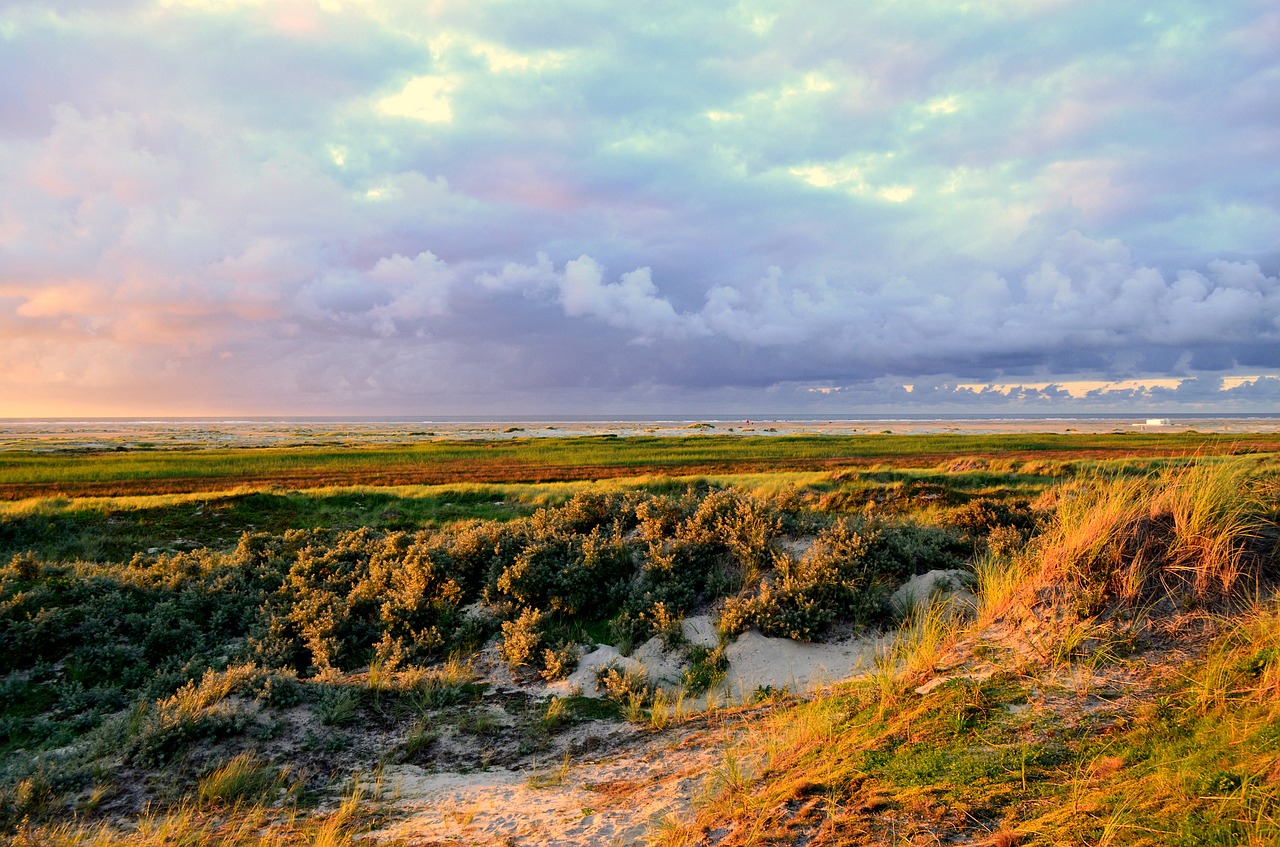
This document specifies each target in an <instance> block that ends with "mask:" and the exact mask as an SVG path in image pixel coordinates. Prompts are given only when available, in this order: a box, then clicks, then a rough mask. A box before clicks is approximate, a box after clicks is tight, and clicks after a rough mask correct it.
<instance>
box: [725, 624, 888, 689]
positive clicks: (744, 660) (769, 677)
mask: <svg viewBox="0 0 1280 847" xmlns="http://www.w3.org/2000/svg"><path fill="white" fill-rule="evenodd" d="M884 642H885V639H884V637H883V636H880V635H869V636H864V637H862V638H856V639H853V640H850V641H844V642H839V643H834V644H806V643H802V642H799V641H792V640H791V639H790V638H769V637H767V636H764V635H761V634H760V633H759V632H756V631H755V630H753V629H752V630H747V631H746V632H744V633H743V634H742V635H740V636H738V639H737V640H736V641H734V642H733V643H732V644H730V645H729V647H728V648H727V649H726V650H725V655H726V656H727V657H728V659H729V673H728V674H727V676H726V677H725V682H724V688H725V691H726V692H727V693H728V695H729V696H730V697H739V698H744V699H745V698H746V697H749V696H750V695H751V694H752V692H754V691H755V690H756V689H757V688H761V687H765V686H770V687H772V688H775V689H782V688H787V689H790V691H791V692H792V693H794V694H809V693H811V692H813V691H815V690H817V689H819V688H822V687H824V686H827V685H830V684H831V683H833V682H839V681H840V680H843V679H846V678H848V677H850V676H853V675H854V674H857V673H860V672H865V671H867V670H869V669H870V668H871V667H872V665H873V663H874V662H875V658H876V655H877V654H878V653H879V652H880V651H881V649H882V647H883V645H884Z"/></svg>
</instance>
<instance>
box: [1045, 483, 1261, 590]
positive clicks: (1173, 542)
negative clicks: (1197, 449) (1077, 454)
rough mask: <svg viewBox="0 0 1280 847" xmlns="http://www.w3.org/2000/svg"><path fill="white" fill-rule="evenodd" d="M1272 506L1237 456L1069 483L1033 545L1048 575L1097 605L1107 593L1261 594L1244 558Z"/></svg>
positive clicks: (1050, 580) (1051, 580)
mask: <svg viewBox="0 0 1280 847" xmlns="http://www.w3.org/2000/svg"><path fill="white" fill-rule="evenodd" d="M1264 525H1265V516H1264V514H1263V510H1262V509H1261V508H1260V504H1259V503H1258V501H1257V497H1256V495H1255V494H1254V493H1253V490H1252V488H1251V486H1250V484H1249V478H1248V475H1247V473H1246V472H1245V469H1244V467H1243V466H1242V465H1240V464H1238V463H1212V464H1211V463H1207V462H1201V463H1198V464H1194V465H1190V466H1187V467H1183V468H1177V469H1173V470H1169V471H1166V472H1165V473H1164V474H1162V475H1161V476H1159V477H1157V478H1154V479H1149V478H1134V479H1120V480H1097V481H1094V482H1093V483H1092V484H1088V485H1085V486H1082V487H1079V488H1076V489H1068V490H1067V491H1066V492H1065V493H1064V494H1063V495H1062V496H1061V497H1060V500H1059V504H1058V509H1057V515H1056V518H1055V521H1054V523H1053V524H1052V526H1051V527H1050V528H1049V529H1048V531H1046V533H1045V534H1044V535H1042V536H1041V539H1040V542H1039V545H1038V549H1037V550H1036V551H1035V555H1036V558H1037V560H1038V562H1039V565H1040V573H1039V578H1040V581H1041V584H1044V585H1052V584H1068V585H1071V586H1072V587H1073V588H1074V589H1075V590H1076V591H1078V592H1079V593H1080V594H1081V596H1082V599H1083V610H1084V611H1085V612H1087V613H1089V614H1092V613H1096V612H1097V611H1098V610H1099V609H1100V608H1101V607H1102V606H1104V605H1105V604H1106V603H1107V602H1108V601H1110V600H1119V601H1121V602H1124V603H1126V604H1130V605H1133V604H1137V603H1140V602H1149V601H1152V600H1154V601H1166V602H1171V603H1172V604H1174V605H1175V606H1177V607H1184V608H1185V607H1187V606H1188V605H1189V604H1199V603H1204V602H1213V601H1220V600H1224V599H1232V598H1235V599H1239V597H1240V595H1241V592H1242V591H1243V592H1244V596H1246V597H1248V596H1256V592H1257V590H1258V582H1257V576H1258V575H1257V572H1256V571H1253V572H1250V570H1249V565H1250V563H1249V562H1248V561H1246V559H1247V553H1248V549H1249V545H1250V544H1251V542H1252V541H1253V540H1254V539H1256V538H1257V537H1258V536H1259V535H1260V533H1261V531H1262V528H1263V526H1264Z"/></svg>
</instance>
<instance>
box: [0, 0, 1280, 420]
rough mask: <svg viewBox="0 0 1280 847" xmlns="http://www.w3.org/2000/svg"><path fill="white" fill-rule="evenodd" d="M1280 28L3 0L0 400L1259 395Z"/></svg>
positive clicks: (477, 405)
mask: <svg viewBox="0 0 1280 847" xmlns="http://www.w3.org/2000/svg"><path fill="white" fill-rule="evenodd" d="M1278 28H1280V17H1278V16H1277V15H1276V13H1275V12H1274V11H1272V10H1270V9H1269V8H1264V6H1263V5H1259V4H1237V5H1230V4H1228V5H1220V6H1214V7H1208V6H1206V5H1205V4H1198V3H1189V2H1188V3H1184V2H1174V3H1172V4H1170V5H1168V6H1162V7H1160V8H1159V9H1154V10H1153V9H1137V8H1129V7H1124V6H1113V7H1108V8H1107V9H1105V10H1099V9H1097V8H1094V7H1084V6H1081V5H1079V4H1070V3H1063V2H1039V3H1015V2H1004V1H1003V0H990V1H989V2H980V3H965V4H945V3H918V4H901V3H890V2H870V3H866V4H862V5H860V6H859V7H858V8H857V9H856V10H853V9H848V8H843V7H839V6H833V5H831V4H827V3H819V2H814V0H803V2H799V3H793V4H786V5H777V4H770V3H763V4H762V3H755V2H752V3H748V4H745V5H743V4H738V5H733V4H730V5H728V6H716V5H707V4H693V5H688V6H685V7H681V8H680V9H679V10H678V11H676V10H665V11H664V12H663V13H662V14H658V13H655V12H654V11H653V10H651V9H649V8H647V7H643V6H635V7H632V6H616V7H609V6H599V5H593V4H583V3H579V2H576V0H563V2H561V0H551V2H547V3H540V4H535V5H531V6H512V5H511V4H507V3H496V2H485V1H484V0H478V1H477V2H474V3H466V4H435V5H428V6H423V4H420V3H415V2H409V0H392V2H385V3H377V4H368V3H346V2H342V3H337V2H334V3H329V2H325V3H314V4H311V3H290V4H283V5H282V4H279V3H271V2H265V1H264V0H237V2H234V3H221V2H219V3H215V2H204V0H182V1H181V2H177V0H172V1H171V0H155V2H151V1H150V0H118V2H111V3H109V4H107V3H100V2H99V3H89V2H73V0H57V2H55V1H54V0H23V2H20V3H10V4H7V5H6V6H5V7H4V8H3V9H0V357H3V358H2V360H3V362H4V363H5V365H6V368H5V370H6V372H8V373H9V374H10V375H5V376H0V396H6V395H7V396H23V397H29V398H31V400H30V402H31V403H32V404H34V405H33V406H32V407H31V408H36V407H38V406H39V403H40V402H41V400H40V398H41V397H45V398H47V401H48V403H49V404H50V407H52V406H55V405H56V406H58V407H59V408H65V407H67V406H66V405H65V404H74V398H75V397H76V396H77V395H76V392H77V391H78V392H80V396H82V397H85V398H92V399H91V400H87V401H86V402H87V403H101V402H105V400H104V399H103V398H106V400H109V399H111V398H112V397H121V396H127V397H132V398H135V399H136V400H137V402H139V403H142V402H147V403H151V404H152V406H151V407H149V408H154V409H159V408H162V407H166V406H165V404H166V403H168V404H171V405H172V407H173V408H175V409H176V408H178V407H181V408H184V409H189V408H192V407H193V406H194V405H199V404H200V403H208V406H209V408H231V407H235V408H248V407H253V408H264V407H265V406H267V405H272V404H278V405H279V406H280V408H281V409H282V410H286V409H291V408H303V407H305V408H308V409H313V410H314V409H320V410H325V403H326V402H328V403H330V404H331V407H332V409H333V410H335V411H336V410H338V409H339V408H342V409H355V410H366V409H374V408H378V409H380V410H383V411H388V412H389V411H394V410H398V409H405V408H409V407H412V406H414V404H418V403H421V404H425V405H428V406H431V407H432V408H442V409H443V408H447V409H449V410H451V411H456V412H459V413H466V412H467V411H468V410H479V409H481V408H484V409H491V410H500V409H502V408H508V407H510V408H512V409H514V408H516V407H517V406H519V405H520V404H526V405H545V406H546V407H549V408H555V407H557V404H558V406H559V407H562V408H564V409H565V410H566V411H568V410H569V409H570V408H574V409H595V408H603V407H606V406H608V407H613V406H612V405H611V404H622V405H625V404H626V403H633V402H634V403H637V404H641V405H643V404H644V403H646V402H649V403H653V402H663V403H686V404H688V403H695V404H701V403H704V402H724V403H742V404H747V405H749V404H750V403H751V402H756V401H758V402H766V401H767V402H769V403H778V404H787V403H790V404H795V407H796V408H824V409H825V408H833V406H832V405H831V404H838V403H851V402H854V403H858V404H865V405H880V406H883V405H884V404H886V403H901V404H908V405H914V406H915V407H919V405H920V404H924V403H928V402H935V403H940V404H952V405H954V404H962V403H966V402H972V403H977V404H983V407H984V408H985V407H987V405H988V404H998V403H1001V402H1005V403H1008V402H1018V403H1028V404H1049V405H1052V404H1060V403H1063V402H1066V400H1064V399H1063V397H1062V396H1061V394H1060V393H1059V392H1056V391H1051V390H1050V388H1049V386H1051V385H1055V384H1061V383H1064V382H1066V381H1069V380H1088V379H1093V380H1102V381H1107V380H1119V379H1123V378H1128V377H1144V378H1147V377H1149V378H1153V379H1154V378H1177V379H1183V378H1190V377H1194V378H1196V379H1197V380H1201V382H1198V383H1197V385H1199V386H1200V388H1201V389H1203V391H1201V393H1200V394H1194V395H1193V393H1191V392H1190V388H1186V389H1182V390H1180V391H1178V392H1173V391H1171V392H1169V393H1167V394H1160V393H1158V392H1157V393H1146V394H1144V393H1141V392H1137V393H1131V394H1130V395H1127V400H1126V402H1135V403H1137V402H1142V403H1147V402H1152V403H1154V402H1163V401H1168V402H1172V403H1187V404H1190V403H1200V402H1206V403H1207V402H1209V399H1205V398H1217V399H1219V400H1227V401H1229V402H1233V403H1240V404H1249V403H1253V404H1262V403H1264V402H1265V400H1264V399H1263V398H1264V396H1265V394H1266V392H1267V391H1270V390H1271V388H1270V383H1267V382H1265V381H1262V382H1260V383H1259V385H1260V387H1254V388H1250V389H1246V388H1245V386H1244V384H1240V385H1232V386H1226V385H1219V386H1218V387H1216V388H1208V387H1206V386H1213V385H1215V383H1214V380H1215V379H1217V378H1218V377H1220V376H1223V375H1241V374H1244V375H1249V374H1254V375H1257V374H1263V375H1265V374H1268V373H1273V372H1274V371H1280V354H1278V353H1277V352H1276V351H1277V350H1280V345H1278V344H1277V333H1280V305H1278V299H1280V291H1278V283H1277V273H1278V272H1280V253H1278V252H1277V251H1278V250H1280V244H1278V243H1277V242H1276V238H1275V233H1276V232H1277V231H1280V211H1277V209H1280V205H1278V204H1277V202H1276V185H1277V174H1278V170H1277V165H1276V161H1277V159H1276V156H1275V152H1276V150H1277V149H1280V128H1278V127H1280V123H1278V122H1277V121H1276V119H1275V118H1276V101H1275V98H1274V96H1272V95H1271V92H1273V91H1274V90H1275V82H1276V74H1277V62H1276V60H1277V52H1276V48H1275V39H1274V38H1269V37H1268V36H1269V35H1270V34H1274V33H1275V32H1277V31H1280V30H1278ZM156 362H165V363H166V364H165V365H164V367H157V366H156V365H155V364H154V363H156ZM148 363H150V365H149V364H148ZM1020 381H1021V382H1022V383H1025V384H1026V386H1029V387H1027V388H1026V389H1025V391H1024V392H1023V393H1022V394H1021V395H1019V397H1018V398H1016V400H1015V398H1011V397H1008V396H1003V395H1001V396H996V395H995V394H993V393H992V392H990V391H987V390H976V389H975V390H967V391H961V390H959V389H954V390H953V389H948V388H946V386H953V387H954V386H957V385H961V384H970V383H972V384H981V385H989V384H1006V383H1011V384H1012V383H1018V382H1020ZM904 383H911V384H913V385H918V386H919V388H918V390H916V391H913V392H906V391H904V390H903V389H901V385H902V384H904ZM1032 383H1034V384H1035V387H1030V386H1031V385H1032ZM464 385H465V386H468V387H465V388H464ZM1188 385H1190V384H1189V383H1188ZM1249 385H1254V383H1249ZM930 386H933V387H932V388H931V387H930ZM813 387H827V388H830V387H838V388H842V389H844V390H842V391H840V392H836V393H832V394H829V395H828V394H820V393H814V392H810V391H809V390H808V389H809V388H813ZM1198 390H1199V389H1198ZM1134 391H1135V392H1136V391H1137V390H1136V389H1135V390H1134ZM1205 392H1207V393H1205ZM1250 392H1252V393H1250ZM326 398H327V399H326ZM753 398H754V399H753ZM1002 398H1003V399H1002ZM1069 399H1071V401H1072V402H1076V403H1082V402H1097V403H1107V402H1110V403H1114V402H1119V401H1120V400H1122V399H1123V398H1121V397H1120V396H1119V395H1116V394H1115V392H1110V393H1108V395H1107V396H1102V395H1099V396H1098V397H1097V398H1094V399H1091V400H1086V398H1081V397H1075V398H1069ZM59 404H63V405H59ZM504 404H506V405H504ZM815 404H816V405H815ZM85 408H86V409H88V408H89V406H88V405H86V406H85ZM3 413H4V407H3V406H2V405H0V414H3Z"/></svg>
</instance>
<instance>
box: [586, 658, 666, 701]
mask: <svg viewBox="0 0 1280 847" xmlns="http://www.w3.org/2000/svg"><path fill="white" fill-rule="evenodd" d="M596 690H597V691H603V692H604V694H605V696H606V697H607V698H609V699H610V700H612V701H613V702H615V703H617V704H618V705H620V706H627V705H629V704H632V703H638V704H641V705H644V704H648V703H652V702H653V693H654V691H655V689H654V686H653V684H652V683H651V682H649V677H648V676H646V675H645V672H644V671H643V670H639V669H627V668H621V667H618V666H617V665H613V664H609V665H605V666H603V667H601V668H600V669H599V670H597V671H596Z"/></svg>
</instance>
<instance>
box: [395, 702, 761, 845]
mask: <svg viewBox="0 0 1280 847" xmlns="http://www.w3.org/2000/svg"><path fill="white" fill-rule="evenodd" d="M747 714H749V713H745V712H741V711H738V712H732V713H730V712H724V713H719V714H716V713H712V714H710V715H703V716H699V717H698V718H695V719H693V720H691V721H689V722H687V723H685V724H682V725H679V726H676V727H672V728H669V729H667V730H665V731H663V732H658V733H653V732H648V731H641V732H638V733H637V735H636V736H635V738H634V739H633V740H631V741H629V742H627V743H624V744H622V745H620V746H617V747H614V748H612V749H610V750H608V751H607V753H605V754H603V755H598V756H597V757H592V755H591V754H589V753H584V754H580V755H579V756H578V757H574V756H570V757H568V758H566V759H565V760H563V761H561V762H554V761H553V762H547V763H545V765H544V766H541V767H536V768H530V769H529V770H525V771H519V770H506V769H494V770H487V771H481V772H477V773H470V774H461V773H428V772H426V771H424V770H422V769H421V768H417V767H414V766H412V765H402V766H398V767H394V768H387V769H386V770H385V771H384V774H383V791H384V798H385V799H387V800H389V801H391V802H392V804H393V805H394V807H395V810H396V812H397V813H398V814H399V815H403V817H401V818H400V819H399V820H397V821H396V822H394V823H392V824H391V825H390V826H388V827H386V828H385V829H383V830H381V831H379V832H376V833H374V835H373V837H372V838H373V841H374V842H375V843H376V842H382V841H394V840H396V839H399V840H401V841H402V842H403V843H405V844H407V845H410V847H429V845H446V844H450V845H452V844H469V845H470V844H474V845H548V847H549V846H550V845H557V846H558V847H579V845H580V846H581V847H596V845H633V844H643V843H645V836H646V834H647V833H649V832H650V831H652V830H654V829H656V828H660V827H661V826H662V819H663V817H664V816H665V815H667V814H669V813H672V812H680V811H684V810H686V809H687V808H688V807H689V806H690V804H691V803H693V802H694V800H695V799H696V797H697V795H698V794H699V793H700V792H701V791H703V790H704V787H705V786H706V784H707V777H708V776H713V775H714V774H715V773H716V772H717V769H723V768H724V767H725V761H726V758H725V757H726V750H727V749H728V745H729V744H730V743H731V742H732V740H733V739H734V738H735V737H736V735H737V733H738V732H739V730H740V729H741V727H742V724H743V721H744V719H745V717H746V715H747Z"/></svg>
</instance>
